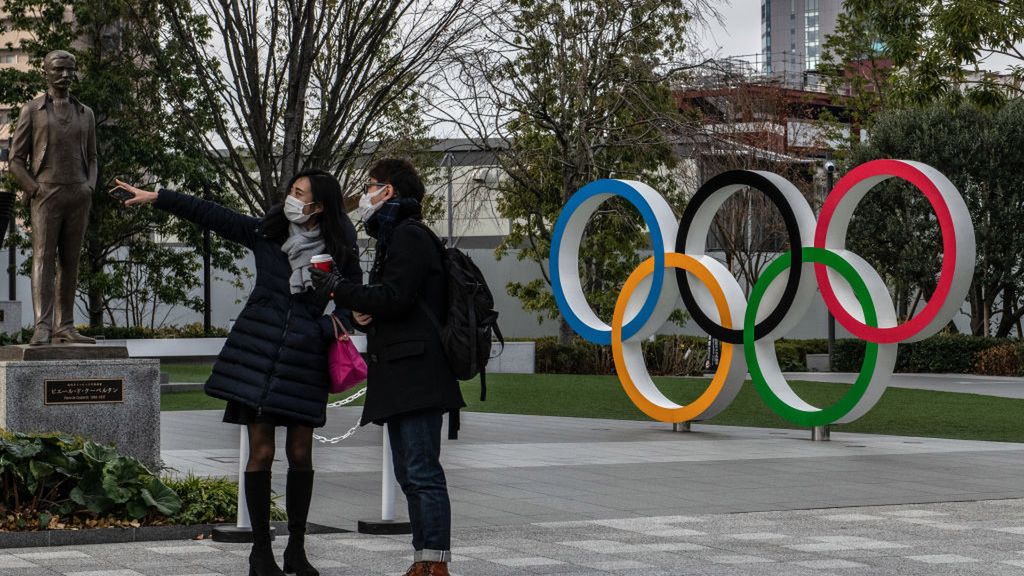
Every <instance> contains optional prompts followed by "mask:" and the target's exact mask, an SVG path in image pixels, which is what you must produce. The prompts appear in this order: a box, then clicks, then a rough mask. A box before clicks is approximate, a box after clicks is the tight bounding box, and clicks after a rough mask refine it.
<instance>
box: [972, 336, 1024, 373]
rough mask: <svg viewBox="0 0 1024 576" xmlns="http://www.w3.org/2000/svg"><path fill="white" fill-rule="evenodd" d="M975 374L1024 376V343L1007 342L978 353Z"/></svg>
mask: <svg viewBox="0 0 1024 576" xmlns="http://www.w3.org/2000/svg"><path fill="white" fill-rule="evenodd" d="M974 372H975V373H976V374H986V375H989V376H1024V343H1021V342H1007V343H1005V344H1000V345H998V346H993V347H991V348H986V349H985V350H982V351H981V352H978V355H977V357H976V360H975V364H974Z"/></svg>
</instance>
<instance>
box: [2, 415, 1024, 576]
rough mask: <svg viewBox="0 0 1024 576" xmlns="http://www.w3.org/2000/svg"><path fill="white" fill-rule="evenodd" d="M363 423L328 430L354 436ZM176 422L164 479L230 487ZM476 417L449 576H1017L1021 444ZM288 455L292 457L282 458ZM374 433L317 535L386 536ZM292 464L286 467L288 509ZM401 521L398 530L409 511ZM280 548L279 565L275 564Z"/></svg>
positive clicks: (53, 553)
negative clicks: (196, 478)
mask: <svg viewBox="0 0 1024 576" xmlns="http://www.w3.org/2000/svg"><path fill="white" fill-rule="evenodd" d="M358 411H359V409H358V408H355V409H353V408H343V409H338V410H333V411H332V413H331V418H330V421H329V423H328V426H327V427H326V429H324V430H323V431H322V432H323V433H324V434H325V435H327V436H331V435H334V434H337V433H340V432H342V431H344V430H347V429H348V427H349V426H350V425H351V422H352V421H354V420H355V418H356V416H357V415H358ZM219 420H220V415H219V414H218V413H216V412H187V413H165V414H164V415H163V419H162V427H161V434H162V446H163V448H164V452H163V456H164V459H165V461H166V462H167V463H168V464H170V465H171V466H172V467H173V468H175V469H177V470H178V471H179V472H187V471H191V472H195V473H199V474H216V475H228V476H233V475H234V474H236V472H237V462H238V461H237V443H238V428H237V427H235V426H230V425H225V424H223V423H221V422H219ZM694 430H695V432H693V433H673V432H672V431H671V428H670V427H668V426H667V425H664V424H659V423H652V422H630V421H615V420H588V419H578V418H543V417H531V416H517V415H502V414H479V413H467V414H464V415H463V428H462V432H461V435H460V439H459V440H458V441H455V442H447V441H446V444H445V448H444V450H443V456H442V459H443V461H444V463H445V465H446V467H447V475H448V482H449V485H450V487H451V495H452V509H453V519H454V533H453V552H454V555H455V562H454V563H453V573H454V574H457V575H460V576H505V575H510V576H511V575H520V574H565V575H570V574H571V575H581V576H582V575H599V574H606V573H613V574H629V575H637V576H640V575H643V576H659V575H666V576H667V575H672V576H681V575H691V574H693V575H730V576H731V575H736V576H746V575H750V576H758V575H773V576H774V575H780V576H801V575H812V574H813V575H819V574H855V575H871V576H882V575H886V576H888V575H894V574H898V575H901V576H902V575H904V574H907V575H917V574H920V575H926V574H927V575H932V574H938V575H947V574H949V575H953V574H972V575H973V574H1018V575H1021V574H1024V444H1009V443H994V442H963V441H952V440H941V439H928V438H903V437H887V436H872V435H864V434H843V433H833V441H832V442H828V443H812V442H810V441H809V440H808V437H809V434H808V433H807V431H792V430H769V429H753V428H730V427H721V426H706V425H695V426H694ZM281 452H283V450H282V451H281ZM381 456H382V454H381V432H380V428H377V427H374V426H369V427H365V428H362V429H360V430H359V432H358V433H357V434H356V435H355V436H353V437H352V438H350V439H348V440H346V441H344V442H342V443H340V444H337V445H324V446H318V447H317V448H316V450H315V452H314V460H315V463H316V466H317V469H318V473H317V476H316V490H315V492H314V501H313V508H312V511H311V518H310V519H311V521H313V522H315V523H318V524H324V525H328V526H335V527H339V528H343V529H349V530H351V529H354V528H355V525H356V520H357V519H361V518H370V519H374V518H380V516H379V515H380V506H381V501H380V492H381V475H380V470H381V467H380V464H381ZM286 467H287V464H286V463H285V462H284V461H283V454H280V456H279V458H278V461H277V463H276V464H275V482H274V484H275V489H276V490H277V491H278V492H279V493H282V492H283V490H284V482H283V479H284V477H285V474H284V471H285V469H286ZM396 504H397V509H398V510H400V511H401V510H403V507H404V501H403V500H402V498H401V496H399V498H398V501H397V503H396ZM283 546H284V542H280V543H278V545H277V548H278V552H281V551H282V550H283ZM410 548H411V547H410V545H409V543H408V537H407V536H402V537H372V536H365V535H359V534H351V533H349V534H330V535H322V536H315V537H311V538H310V552H311V555H312V556H313V557H314V558H315V563H316V564H317V565H318V566H319V567H320V568H321V569H322V570H321V572H322V573H323V574H324V576H330V575H334V576H357V575H359V576H366V575H390V574H401V573H403V572H404V570H405V568H406V567H407V566H408V563H409V560H410V557H411V550H410ZM247 554H248V551H247V547H246V546H245V545H225V544H219V543H212V542H209V541H190V542H151V543H135V544H127V545H126V544H117V545H103V546H71V547H62V548H48V549H8V550H0V576H43V575H46V576H58V575H69V574H70V575H74V576H94V575H95V576H140V575H142V576H184V575H205V576H214V575H224V576H232V575H239V576H241V575H243V574H245V573H246V566H245V564H246V558H245V557H246V556H247Z"/></svg>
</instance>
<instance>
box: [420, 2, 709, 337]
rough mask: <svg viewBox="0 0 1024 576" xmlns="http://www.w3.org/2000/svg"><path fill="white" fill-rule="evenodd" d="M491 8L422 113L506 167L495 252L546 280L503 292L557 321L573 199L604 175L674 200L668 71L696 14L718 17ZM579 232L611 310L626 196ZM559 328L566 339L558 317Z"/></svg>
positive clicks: (687, 6)
mask: <svg viewBox="0 0 1024 576" xmlns="http://www.w3.org/2000/svg"><path fill="white" fill-rule="evenodd" d="M493 8H495V9H492V10H489V11H485V12H484V11H482V12H480V13H479V15H478V17H477V25H476V27H475V31H474V34H475V37H474V40H475V42H476V44H475V45H474V49H473V50H463V51H461V52H459V53H457V54H455V58H456V62H454V65H453V66H452V68H451V69H450V70H449V74H447V75H445V76H444V77H443V78H440V79H439V81H438V83H435V84H434V85H432V89H433V90H434V91H435V92H434V93H435V98H434V99H433V102H434V106H433V107H432V108H431V111H432V112H433V114H434V115H435V117H436V118H439V119H443V120H446V121H448V122H449V123H450V124H451V125H452V126H454V129H455V130H457V131H458V132H459V133H460V134H461V135H462V136H463V137H465V138H469V139H471V140H473V141H475V142H477V143H478V144H479V146H480V147H481V148H482V149H484V150H487V151H489V152H493V153H494V154H495V155H496V157H497V161H498V164H499V166H500V167H501V169H502V171H503V172H504V174H505V179H504V180H503V181H502V184H501V186H500V194H499V209H500V210H501V213H502V215H503V216H504V217H506V218H508V219H509V220H510V222H511V229H510V232H509V234H508V235H507V236H506V237H505V239H504V241H503V243H502V245H501V246H499V249H498V255H499V256H502V255H504V254H507V253H508V252H509V251H510V250H516V251H518V252H517V256H518V257H519V258H520V259H528V260H532V261H534V262H536V263H537V264H538V267H539V269H540V273H541V276H542V278H541V279H539V280H536V281H533V282H530V283H527V284H521V283H512V284H510V285H509V287H508V289H509V292H510V293H511V294H513V295H515V296H516V297H517V298H519V299H520V300H521V301H522V302H523V305H524V307H525V309H527V310H529V311H534V312H537V313H538V315H539V316H541V317H543V316H549V317H554V316H556V315H557V313H558V311H557V309H556V307H555V306H554V300H553V298H552V297H551V294H550V289H549V285H550V277H549V275H548V268H547V257H548V251H549V249H550V240H551V231H552V228H553V226H554V222H555V220H556V219H557V217H558V214H559V212H560V210H561V207H562V205H563V204H564V203H565V201H566V200H567V199H568V198H569V196H571V195H572V194H573V193H574V192H576V191H577V190H578V189H579V188H580V187H582V186H583V185H585V184H587V183H588V182H590V181H592V180H595V179H598V178H607V177H616V178H633V179H643V180H647V181H648V182H649V183H651V184H653V185H655V186H656V187H659V189H661V190H662V191H664V192H665V193H666V194H667V195H668V196H673V194H672V183H671V181H670V180H669V179H668V178H666V177H665V174H664V172H663V171H661V169H662V168H663V167H665V166H666V165H669V164H671V163H672V162H673V156H672V149H673V147H672V144H671V141H672V138H673V132H674V129H675V127H676V126H677V125H678V123H679V122H680V118H679V117H678V115H677V113H676V112H677V109H676V106H675V103H674V101H673V98H672V94H671V90H670V79H671V78H672V77H673V76H674V75H676V74H678V73H679V72H680V70H681V69H682V68H683V67H682V66H680V64H679V62H681V61H682V60H683V54H684V53H685V49H686V46H687V41H688V40H690V39H692V38H693V35H692V33H691V30H692V29H694V28H696V27H697V26H695V22H699V21H701V20H702V19H705V18H709V17H716V14H717V13H716V12H715V10H714V7H713V4H712V3H711V2H710V1H708V0H668V1H659V0H608V1H597V0H556V1H552V2H534V1H532V0H506V1H504V2H501V3H500V5H497V6H494V7H493ZM479 46H484V47H485V49H477V48H479ZM674 197H675V199H676V200H680V201H681V197H679V196H678V195H676V196H674ZM680 205H681V204H680ZM589 230H590V232H588V240H587V241H586V242H585V243H584V246H583V249H582V250H581V253H582V258H581V266H582V267H583V274H584V288H585V290H586V292H587V293H588V297H589V296H592V297H593V298H592V299H591V303H592V305H594V306H595V308H596V309H597V310H598V312H599V313H603V314H604V315H605V316H609V314H607V311H608V310H609V309H610V307H611V306H613V305H614V299H613V298H612V299H611V300H609V298H610V296H609V295H610V294H613V293H614V292H615V291H613V290H610V289H609V287H610V286H611V285H613V284H614V283H616V282H621V281H622V280H624V278H625V274H627V273H628V270H630V269H632V267H633V266H634V265H635V263H634V262H633V260H634V259H635V258H636V257H637V256H636V255H637V250H638V249H639V248H641V247H642V244H643V242H644V239H643V234H642V223H640V222H637V217H636V213H635V211H631V210H630V208H629V206H628V205H620V203H617V202H609V203H608V204H607V205H605V206H604V207H603V210H602V211H601V213H600V214H598V215H597V217H596V218H595V219H594V223H593V225H592V227H591V228H590V229H589ZM561 337H562V339H563V341H567V340H568V339H569V338H570V337H571V331H570V330H569V329H568V326H567V324H566V323H565V322H564V321H563V323H562V329H561Z"/></svg>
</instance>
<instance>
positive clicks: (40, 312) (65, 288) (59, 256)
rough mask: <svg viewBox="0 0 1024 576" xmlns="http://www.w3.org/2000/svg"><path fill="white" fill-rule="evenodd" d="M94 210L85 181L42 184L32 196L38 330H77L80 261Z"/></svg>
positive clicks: (33, 253) (33, 281) (34, 291)
mask: <svg viewBox="0 0 1024 576" xmlns="http://www.w3.org/2000/svg"><path fill="white" fill-rule="evenodd" d="M91 205H92V193H91V192H89V185H88V184H86V183H84V182H83V183H81V184H50V183H44V182H40V183H39V190H38V191H37V192H36V193H35V195H33V196H32V201H31V210H32V304H33V307H34V310H35V316H36V324H35V326H36V328H46V329H48V330H51V331H53V332H58V333H59V332H63V331H67V330H70V329H72V328H74V327H75V295H76V289H77V288H78V258H79V255H80V254H81V253H82V244H83V243H84V241H85V230H86V227H87V226H88V224H89V207H90V206H91ZM54 291H56V297H55V295H54Z"/></svg>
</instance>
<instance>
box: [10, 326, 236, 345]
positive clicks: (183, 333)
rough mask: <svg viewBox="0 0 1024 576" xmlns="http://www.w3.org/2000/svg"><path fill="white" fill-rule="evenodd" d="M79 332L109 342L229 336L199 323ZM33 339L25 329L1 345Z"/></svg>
mask: <svg viewBox="0 0 1024 576" xmlns="http://www.w3.org/2000/svg"><path fill="white" fill-rule="evenodd" d="M78 330H79V332H81V333H82V334H85V335H86V336H93V337H96V336H102V337H103V338H106V339H107V340H137V339H142V338H207V337H210V338H214V337H216V338H223V337H225V336H227V335H228V331H227V329H225V328H218V327H216V326H211V327H210V334H209V335H207V334H204V333H203V325H202V323H199V322H194V323H192V324H186V325H184V326H163V327H160V328H147V327H145V326H130V327H129V326H103V327H101V328H90V327H88V326H79V327H78ZM31 339H32V328H23V329H22V330H21V332H20V333H18V334H16V335H13V336H11V335H8V334H0V345H4V346H6V345H8V344H25V343H27V342H28V341H29V340H31Z"/></svg>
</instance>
